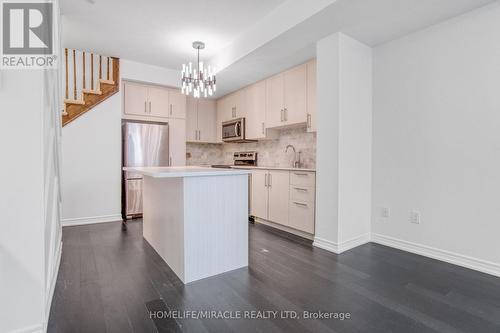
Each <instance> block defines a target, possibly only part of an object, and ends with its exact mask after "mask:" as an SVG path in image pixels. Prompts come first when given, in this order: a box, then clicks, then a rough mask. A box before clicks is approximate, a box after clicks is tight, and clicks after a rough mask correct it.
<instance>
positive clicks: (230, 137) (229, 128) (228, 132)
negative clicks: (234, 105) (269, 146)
mask: <svg viewBox="0 0 500 333" xmlns="http://www.w3.org/2000/svg"><path fill="white" fill-rule="evenodd" d="M222 141H224V142H247V141H250V140H247V139H246V137H245V118H238V119H232V120H229V121H225V122H223V123H222Z"/></svg>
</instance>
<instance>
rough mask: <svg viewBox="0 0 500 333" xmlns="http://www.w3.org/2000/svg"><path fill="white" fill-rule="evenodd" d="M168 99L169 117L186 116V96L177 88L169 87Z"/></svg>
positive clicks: (182, 117)
mask: <svg viewBox="0 0 500 333" xmlns="http://www.w3.org/2000/svg"><path fill="white" fill-rule="evenodd" d="M168 99H169V102H170V108H169V117H170V118H180V119H184V118H186V96H185V95H184V94H182V93H181V92H180V91H179V90H174V89H170V90H169V92H168Z"/></svg>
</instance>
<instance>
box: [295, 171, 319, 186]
mask: <svg viewBox="0 0 500 333" xmlns="http://www.w3.org/2000/svg"><path fill="white" fill-rule="evenodd" d="M290 184H291V185H296V186H311V187H314V186H315V184H316V174H315V173H314V172H306V171H291V172H290Z"/></svg>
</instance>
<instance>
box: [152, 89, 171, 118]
mask: <svg viewBox="0 0 500 333" xmlns="http://www.w3.org/2000/svg"><path fill="white" fill-rule="evenodd" d="M169 110H170V104H169V101H168V89H167V88H162V87H149V88H148V111H149V115H150V116H155V117H162V118H168V116H169Z"/></svg>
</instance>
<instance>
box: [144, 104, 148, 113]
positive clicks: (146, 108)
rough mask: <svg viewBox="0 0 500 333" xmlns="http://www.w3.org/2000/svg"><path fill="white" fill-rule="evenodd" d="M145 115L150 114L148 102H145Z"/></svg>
mask: <svg viewBox="0 0 500 333" xmlns="http://www.w3.org/2000/svg"><path fill="white" fill-rule="evenodd" d="M144 113H148V102H147V101H144Z"/></svg>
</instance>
